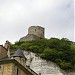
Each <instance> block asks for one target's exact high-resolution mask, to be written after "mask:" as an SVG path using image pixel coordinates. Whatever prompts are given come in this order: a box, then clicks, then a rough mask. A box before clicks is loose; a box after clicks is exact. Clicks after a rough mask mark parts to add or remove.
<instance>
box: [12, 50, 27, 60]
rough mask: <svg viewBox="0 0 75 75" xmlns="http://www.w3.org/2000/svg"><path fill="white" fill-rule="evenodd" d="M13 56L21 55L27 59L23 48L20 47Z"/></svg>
mask: <svg viewBox="0 0 75 75" xmlns="http://www.w3.org/2000/svg"><path fill="white" fill-rule="evenodd" d="M12 56H13V57H21V58H25V59H26V57H25V56H24V54H23V52H22V50H20V49H18V50H17V51H16V52H15V53H14V54H13V55H12Z"/></svg>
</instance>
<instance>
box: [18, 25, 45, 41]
mask: <svg viewBox="0 0 75 75" xmlns="http://www.w3.org/2000/svg"><path fill="white" fill-rule="evenodd" d="M44 31H45V29H44V28H43V27H41V26H31V27H29V28H28V34H27V35H26V36H24V37H21V38H20V40H19V41H20V42H25V41H31V40H37V39H43V38H45V36H44Z"/></svg>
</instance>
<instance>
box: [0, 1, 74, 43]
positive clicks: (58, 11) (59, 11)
mask: <svg viewBox="0 0 75 75" xmlns="http://www.w3.org/2000/svg"><path fill="white" fill-rule="evenodd" d="M38 25H39V26H42V27H44V28H45V37H46V38H51V37H57V38H63V37H64V38H68V39H70V40H72V41H74V0H0V44H4V42H5V41H6V40H9V41H10V42H12V43H14V42H15V41H18V40H19V39H20V38H21V37H23V36H26V35H27V33H28V28H29V27H30V26H38Z"/></svg>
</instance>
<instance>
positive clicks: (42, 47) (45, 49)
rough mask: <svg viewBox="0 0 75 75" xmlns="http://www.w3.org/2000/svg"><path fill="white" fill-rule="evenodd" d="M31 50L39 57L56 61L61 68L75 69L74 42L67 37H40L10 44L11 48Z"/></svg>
mask: <svg viewBox="0 0 75 75" xmlns="http://www.w3.org/2000/svg"><path fill="white" fill-rule="evenodd" d="M18 48H20V49H23V50H27V51H32V52H34V53H36V54H37V55H39V56H40V57H41V58H43V59H46V60H50V61H52V62H55V63H57V64H58V65H59V66H60V68H61V69H64V70H74V69H75V44H74V43H73V42H72V41H70V40H68V39H67V38H62V39H58V38H50V39H40V40H33V41H27V42H15V44H11V50H12V51H14V50H16V49H18Z"/></svg>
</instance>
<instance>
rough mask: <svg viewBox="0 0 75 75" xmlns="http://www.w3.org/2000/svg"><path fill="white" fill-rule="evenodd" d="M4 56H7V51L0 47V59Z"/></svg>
mask: <svg viewBox="0 0 75 75" xmlns="http://www.w3.org/2000/svg"><path fill="white" fill-rule="evenodd" d="M5 56H7V50H6V49H5V48H4V47H3V46H2V45H0V58H3V57H5Z"/></svg>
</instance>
